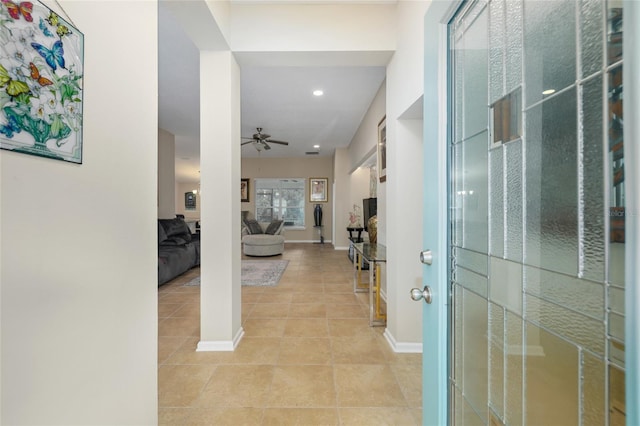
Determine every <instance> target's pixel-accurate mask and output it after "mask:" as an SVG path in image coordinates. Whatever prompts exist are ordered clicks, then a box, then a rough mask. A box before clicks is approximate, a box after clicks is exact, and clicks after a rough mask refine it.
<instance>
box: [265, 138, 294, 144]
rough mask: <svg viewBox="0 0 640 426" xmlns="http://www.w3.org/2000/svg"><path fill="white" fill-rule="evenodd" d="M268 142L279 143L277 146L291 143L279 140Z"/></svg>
mask: <svg viewBox="0 0 640 426" xmlns="http://www.w3.org/2000/svg"><path fill="white" fill-rule="evenodd" d="M266 142H269V143H277V144H280V145H289V142H283V141H277V140H274V139H269V140H268V141H266Z"/></svg>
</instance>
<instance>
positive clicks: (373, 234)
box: [367, 216, 378, 244]
mask: <svg viewBox="0 0 640 426" xmlns="http://www.w3.org/2000/svg"><path fill="white" fill-rule="evenodd" d="M367 229H368V232H369V242H370V243H371V244H376V242H377V241H378V216H371V217H370V218H369V221H368V222H367Z"/></svg>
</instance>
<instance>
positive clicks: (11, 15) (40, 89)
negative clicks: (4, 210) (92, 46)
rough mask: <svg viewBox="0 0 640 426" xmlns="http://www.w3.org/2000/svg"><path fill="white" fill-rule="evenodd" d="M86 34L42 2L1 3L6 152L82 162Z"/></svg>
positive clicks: (1, 137) (0, 111)
mask: <svg viewBox="0 0 640 426" xmlns="http://www.w3.org/2000/svg"><path fill="white" fill-rule="evenodd" d="M83 65H84V35H83V34H82V33H81V32H80V31H79V30H78V29H77V28H75V27H74V26H73V25H72V24H70V23H69V22H67V21H66V20H64V19H63V18H61V17H60V16H59V15H58V14H57V13H55V12H54V11H52V10H51V9H49V8H48V7H46V6H45V5H43V4H42V3H39V2H37V1H34V2H30V1H23V2H20V1H12V0H0V148H2V149H6V150H11V151H14V152H20V153H25V154H32V155H37V156H40V157H46V158H52V159H57V160H64V161H69V162H73V163H82V99H83V89H82V78H83Z"/></svg>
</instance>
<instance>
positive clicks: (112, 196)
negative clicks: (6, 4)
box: [0, 0, 158, 425]
mask: <svg viewBox="0 0 640 426" xmlns="http://www.w3.org/2000/svg"><path fill="white" fill-rule="evenodd" d="M61 3H62V5H63V6H64V9H65V11H66V13H67V14H68V15H69V16H70V17H72V19H73V21H74V22H75V24H76V25H77V26H78V27H79V28H80V29H81V30H82V31H83V32H84V35H85V40H84V41H85V59H84V65H85V68H84V73H85V76H86V78H85V79H84V129H83V142H84V158H83V162H84V163H83V164H82V165H77V164H71V163H65V162H61V161H54V160H48V159H44V158H38V157H34V156H28V155H21V154H16V153H12V152H7V151H2V152H0V164H1V172H0V173H1V174H0V177H1V180H0V188H1V191H0V194H2V195H1V196H2V200H1V203H0V214H1V216H2V222H1V224H0V229H1V235H2V239H1V258H0V262H1V272H0V277H1V281H0V286H1V287H0V294H1V300H2V310H1V314H2V318H1V321H0V323H1V327H2V329H1V331H2V333H1V339H2V378H1V380H2V389H3V392H2V401H1V406H2V419H1V423H2V424H7V425H18V424H61V425H62V424H64V425H71V424H85V425H86V424H111V425H115V424H137V425H142V424H155V423H156V422H157V379H156V375H157V373H156V369H157V272H156V271H157V257H156V240H157V237H156V234H157V228H156V222H155V218H156V215H157V194H156V179H157V146H158V135H157V129H158V127H157V78H156V75H157V73H156V72H155V70H156V68H157V28H156V27H157V25H156V22H157V4H156V3H155V2H149V1H131V0H129V1H126V2H118V1H93V2H79V1H62V0H61ZM50 6H52V7H53V8H54V9H55V10H57V11H58V12H59V13H60V14H61V16H64V14H63V13H62V12H61V11H60V10H59V8H58V7H57V5H55V4H51V5H50ZM123 11H126V13H123ZM114 46H117V49H114Z"/></svg>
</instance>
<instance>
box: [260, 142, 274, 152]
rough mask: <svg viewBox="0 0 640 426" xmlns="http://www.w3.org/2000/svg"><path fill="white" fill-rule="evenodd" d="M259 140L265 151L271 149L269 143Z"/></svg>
mask: <svg viewBox="0 0 640 426" xmlns="http://www.w3.org/2000/svg"><path fill="white" fill-rule="evenodd" d="M260 142H261V143H262V146H264V149H265V151H266V150H269V149H271V147H270V146H269V144H267V143H266V142H265V141H260Z"/></svg>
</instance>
